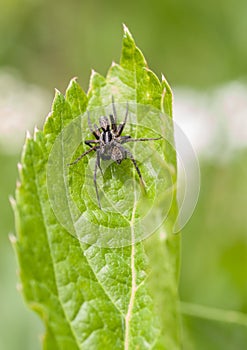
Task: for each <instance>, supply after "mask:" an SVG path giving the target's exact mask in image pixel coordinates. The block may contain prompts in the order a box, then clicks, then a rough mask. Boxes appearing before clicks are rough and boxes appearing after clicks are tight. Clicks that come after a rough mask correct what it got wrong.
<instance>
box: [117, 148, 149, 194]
mask: <svg viewBox="0 0 247 350" xmlns="http://www.w3.org/2000/svg"><path fill="white" fill-rule="evenodd" d="M118 147H119V148H120V149H121V151H122V152H123V153H125V154H126V155H127V156H128V158H129V159H130V160H131V161H132V163H133V164H134V167H135V169H136V172H137V174H138V176H139V179H140V183H141V185H142V188H143V190H144V191H145V192H146V189H145V183H144V181H143V178H142V174H141V171H140V169H139V167H138V165H137V163H136V160H135V158H134V156H133V154H132V153H131V152H130V151H129V150H127V149H126V148H124V147H123V146H120V145H119V146H118Z"/></svg>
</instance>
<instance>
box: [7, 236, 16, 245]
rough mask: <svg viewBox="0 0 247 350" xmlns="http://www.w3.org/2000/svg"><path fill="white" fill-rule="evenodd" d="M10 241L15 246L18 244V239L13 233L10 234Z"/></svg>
mask: <svg viewBox="0 0 247 350" xmlns="http://www.w3.org/2000/svg"><path fill="white" fill-rule="evenodd" d="M9 240H10V243H11V244H13V245H14V244H16V242H17V237H16V236H15V235H14V234H13V233H10V234H9Z"/></svg>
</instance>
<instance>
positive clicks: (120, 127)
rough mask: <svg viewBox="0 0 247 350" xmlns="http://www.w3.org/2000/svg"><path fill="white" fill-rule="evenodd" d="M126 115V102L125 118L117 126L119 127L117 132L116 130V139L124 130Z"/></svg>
mask: <svg viewBox="0 0 247 350" xmlns="http://www.w3.org/2000/svg"><path fill="white" fill-rule="evenodd" d="M128 114H129V104H128V102H127V106H126V113H125V118H124V121H123V123H121V124H119V126H118V130H117V134H116V136H117V137H118V136H120V135H121V134H122V132H123V129H124V127H125V124H126V122H127V118H128Z"/></svg>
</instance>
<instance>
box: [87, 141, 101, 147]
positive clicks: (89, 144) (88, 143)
mask: <svg viewBox="0 0 247 350" xmlns="http://www.w3.org/2000/svg"><path fill="white" fill-rule="evenodd" d="M84 143H85V144H86V145H87V146H89V147H91V148H92V147H94V146H92V145H91V143H94V144H95V143H99V140H85V141H84Z"/></svg>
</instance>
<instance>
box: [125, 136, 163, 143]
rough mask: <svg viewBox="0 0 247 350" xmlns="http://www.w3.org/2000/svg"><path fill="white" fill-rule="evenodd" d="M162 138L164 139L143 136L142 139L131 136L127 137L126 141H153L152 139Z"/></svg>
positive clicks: (158, 138)
mask: <svg viewBox="0 0 247 350" xmlns="http://www.w3.org/2000/svg"><path fill="white" fill-rule="evenodd" d="M123 137H124V136H123ZM160 139H162V137H151V138H141V139H132V138H131V137H130V138H126V140H125V141H124V142H137V141H152V140H160Z"/></svg>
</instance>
